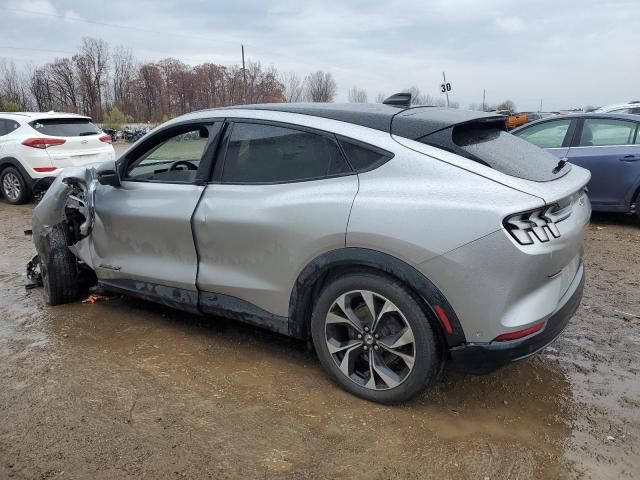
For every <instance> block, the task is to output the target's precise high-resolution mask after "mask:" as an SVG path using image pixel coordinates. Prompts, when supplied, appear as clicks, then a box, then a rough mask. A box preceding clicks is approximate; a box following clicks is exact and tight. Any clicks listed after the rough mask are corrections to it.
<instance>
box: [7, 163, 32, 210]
mask: <svg viewBox="0 0 640 480" xmlns="http://www.w3.org/2000/svg"><path fill="white" fill-rule="evenodd" d="M0 189H2V195H4V198H6V199H7V201H8V202H9V203H12V204H14V205H20V204H22V203H26V202H28V201H29V200H30V199H31V189H30V188H29V184H28V183H27V182H26V180H25V178H24V177H23V176H22V174H21V173H20V171H19V170H18V169H17V168H15V167H7V168H5V169H4V170H3V171H2V173H1V174H0Z"/></svg>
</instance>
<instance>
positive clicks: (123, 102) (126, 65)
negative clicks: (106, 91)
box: [111, 47, 136, 108]
mask: <svg viewBox="0 0 640 480" xmlns="http://www.w3.org/2000/svg"><path fill="white" fill-rule="evenodd" d="M111 66H112V76H111V100H112V101H113V103H114V105H117V106H120V107H121V108H127V106H128V105H129V104H130V103H131V101H132V98H131V94H132V92H131V87H132V84H133V79H134V77H135V73H136V72H135V71H136V65H135V59H134V58H133V54H132V53H131V50H129V49H126V48H124V47H119V48H117V49H116V50H115V52H114V53H113V55H112V57H111Z"/></svg>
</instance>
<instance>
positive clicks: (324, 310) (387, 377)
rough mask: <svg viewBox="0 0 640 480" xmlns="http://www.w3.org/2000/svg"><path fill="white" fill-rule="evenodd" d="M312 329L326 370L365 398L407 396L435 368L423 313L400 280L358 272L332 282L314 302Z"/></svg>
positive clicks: (432, 335) (428, 326)
mask: <svg viewBox="0 0 640 480" xmlns="http://www.w3.org/2000/svg"><path fill="white" fill-rule="evenodd" d="M311 332H312V338H313V343H314V346H315V349H316V352H317V354H318V357H319V359H320V362H321V363H322V365H323V366H324V367H325V369H326V370H328V371H329V373H330V374H331V375H332V376H333V378H334V379H335V380H336V381H337V382H338V383H339V384H340V385H341V386H342V387H344V388H345V389H346V390H348V391H349V392H351V393H353V394H355V395H358V396H360V397H362V398H365V399H367V400H371V401H374V402H379V403H387V404H392V403H398V402H401V401H404V400H407V399H409V398H411V397H412V396H414V395H416V394H417V393H418V392H419V391H420V390H422V389H423V388H424V387H425V386H426V385H427V384H428V383H429V382H430V381H431V380H432V379H433V378H434V376H435V375H436V373H437V372H438V370H439V366H440V360H439V358H440V357H439V354H438V343H437V339H436V337H435V333H434V331H433V328H432V326H431V323H430V322H429V319H428V318H427V316H426V315H425V312H424V311H423V309H422V308H421V306H420V305H419V303H418V302H417V301H416V300H415V299H414V297H413V296H412V295H411V293H410V292H409V291H408V290H407V289H406V288H405V287H404V286H403V285H402V284H401V283H400V282H397V281H395V280H393V279H390V278H388V277H386V276H383V275H378V274H375V273H368V272H367V273H357V274H350V275H347V276H345V277H342V278H340V279H338V280H335V281H334V282H332V283H331V284H330V285H329V286H327V287H326V288H325V290H324V291H323V292H322V293H321V294H320V297H319V298H318V301H317V302H316V305H315V308H314V310H313V314H312V318H311Z"/></svg>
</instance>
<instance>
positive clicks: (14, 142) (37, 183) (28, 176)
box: [0, 112, 116, 204]
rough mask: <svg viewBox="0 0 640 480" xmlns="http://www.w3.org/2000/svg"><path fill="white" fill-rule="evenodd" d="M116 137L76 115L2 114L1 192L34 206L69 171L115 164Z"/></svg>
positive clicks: (15, 200) (0, 149) (16, 202)
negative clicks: (37, 196) (34, 199)
mask: <svg viewBox="0 0 640 480" xmlns="http://www.w3.org/2000/svg"><path fill="white" fill-rule="evenodd" d="M115 156H116V155H115V151H114V149H113V146H112V145H111V137H110V136H109V135H106V134H104V133H103V132H102V130H100V129H99V128H98V127H97V126H96V125H94V124H93V123H92V122H91V119H90V118H89V117H84V116H81V115H76V114H72V113H56V112H49V113H27V112H25V113H4V112H0V191H1V192H2V196H4V197H5V198H6V199H7V201H8V202H9V203H13V204H20V203H25V202H28V201H29V200H30V199H31V198H32V196H33V194H34V193H37V192H38V191H40V190H42V189H44V188H46V187H48V186H49V184H50V183H51V181H52V180H53V179H54V178H55V176H56V175H57V174H58V173H60V172H61V171H62V169H63V168H64V167H68V166H80V165H86V164H89V163H94V162H104V161H107V160H113V159H115Z"/></svg>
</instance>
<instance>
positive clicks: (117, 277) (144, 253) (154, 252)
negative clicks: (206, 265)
mask: <svg viewBox="0 0 640 480" xmlns="http://www.w3.org/2000/svg"><path fill="white" fill-rule="evenodd" d="M220 126H221V122H217V123H216V122H190V123H186V124H179V125H175V126H172V127H169V128H165V129H162V130H161V131H159V132H158V133H155V134H154V135H151V136H150V137H149V138H148V139H146V140H145V141H144V142H142V143H140V144H139V145H138V146H137V147H134V149H132V150H130V151H128V152H127V153H126V154H125V155H124V157H123V158H122V159H121V160H120V161H121V162H122V164H120V165H119V171H120V177H121V185H120V187H117V188H114V187H111V186H106V185H99V186H98V187H97V188H96V193H95V222H94V226H93V231H92V235H91V239H92V242H91V249H92V251H91V255H92V260H93V264H94V266H95V267H96V268H95V272H96V274H97V276H98V278H99V280H100V281H101V282H103V283H107V284H109V285H110V286H111V287H116V288H121V289H124V290H134V291H135V293H136V294H138V295H142V296H149V297H151V298H153V299H154V300H160V301H164V302H165V303H168V304H180V305H181V306H182V307H185V306H186V307H189V306H191V307H193V308H194V309H195V307H196V306H197V288H196V271H197V253H196V248H195V244H194V239H193V234H192V230H191V217H192V215H193V212H194V210H195V208H196V205H197V203H198V201H199V199H200V197H201V195H202V192H203V190H204V188H205V184H206V182H205V181H203V180H204V179H205V178H208V172H209V170H208V169H210V167H211V160H212V156H213V148H214V143H215V140H216V138H217V133H218V131H219V130H220ZM205 172H206V173H205Z"/></svg>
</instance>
